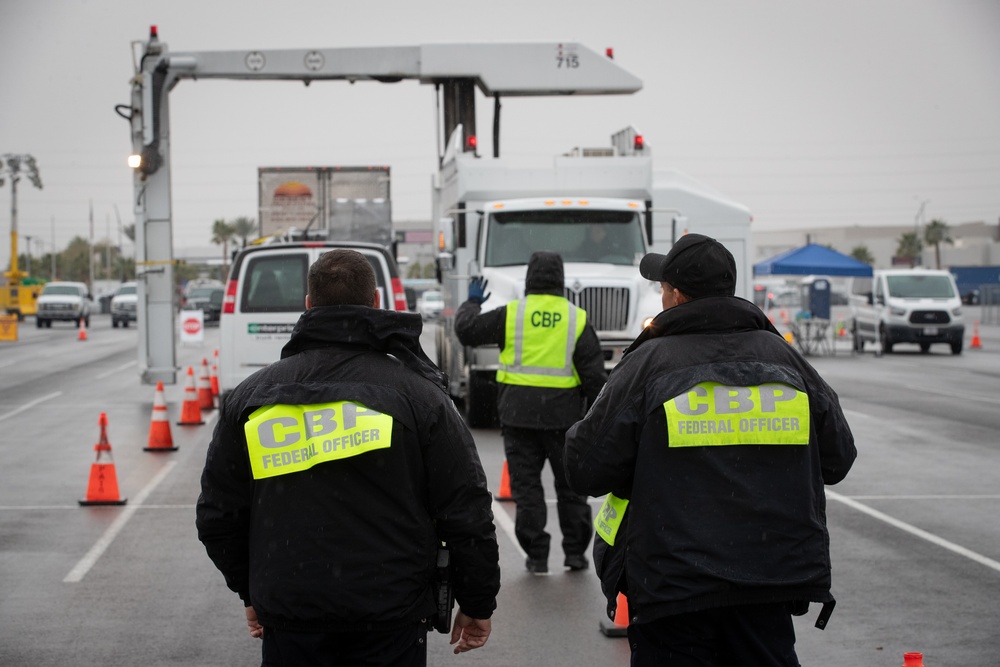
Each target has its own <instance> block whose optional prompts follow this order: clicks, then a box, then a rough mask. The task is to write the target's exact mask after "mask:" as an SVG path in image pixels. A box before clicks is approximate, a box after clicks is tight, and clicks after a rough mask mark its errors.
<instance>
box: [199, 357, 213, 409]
mask: <svg viewBox="0 0 1000 667" xmlns="http://www.w3.org/2000/svg"><path fill="white" fill-rule="evenodd" d="M198 407H199V408H201V409H202V410H214V409H215V398H214V397H213V396H212V382H211V380H210V379H209V373H208V359H202V360H201V375H199V376H198Z"/></svg>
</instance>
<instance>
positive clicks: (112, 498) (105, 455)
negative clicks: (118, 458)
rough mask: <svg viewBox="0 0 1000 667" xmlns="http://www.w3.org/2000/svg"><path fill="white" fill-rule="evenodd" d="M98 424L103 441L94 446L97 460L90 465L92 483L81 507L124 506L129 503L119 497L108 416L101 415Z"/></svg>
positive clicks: (81, 502)
mask: <svg viewBox="0 0 1000 667" xmlns="http://www.w3.org/2000/svg"><path fill="white" fill-rule="evenodd" d="M97 423H98V424H99V425H100V427H101V439H100V441H98V443H97V444H96V445H94V451H95V452H97V460H96V461H95V462H94V463H91V464H90V481H89V482H88V483H87V497H86V498H84V499H83V500H81V501H80V504H81V505H124V504H125V503H126V502H127V501H126V500H125V499H124V498H120V497H119V496H118V475H117V474H115V463H114V461H112V460H111V443H110V442H108V415H107V414H106V413H104V412H102V413H101V416H100V418H98V420H97Z"/></svg>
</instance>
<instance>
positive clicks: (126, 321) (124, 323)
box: [122, 320, 128, 329]
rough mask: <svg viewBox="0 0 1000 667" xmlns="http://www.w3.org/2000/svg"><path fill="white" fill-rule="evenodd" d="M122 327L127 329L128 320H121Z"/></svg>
mask: <svg viewBox="0 0 1000 667" xmlns="http://www.w3.org/2000/svg"><path fill="white" fill-rule="evenodd" d="M122 329H128V320H122Z"/></svg>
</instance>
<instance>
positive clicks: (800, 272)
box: [753, 243, 872, 277]
mask: <svg viewBox="0 0 1000 667" xmlns="http://www.w3.org/2000/svg"><path fill="white" fill-rule="evenodd" d="M753 273H754V275H755V276H772V275H774V276H783V275H797V276H805V275H811V274H816V275H821V276H869V277H870V276H871V275H872V267H871V266H869V265H868V264H865V263H864V262H862V261H860V260H857V259H854V258H853V257H849V256H847V255H843V254H841V253H839V252H837V251H836V250H831V249H830V248H827V247H826V246H821V245H817V244H815V243H810V244H808V245H805V246H802V247H801V248H795V249H793V250H789V251H787V252H783V253H781V254H780V255H776V256H774V257H772V258H771V259H766V260H764V261H763V262H760V263H758V264H754V266H753Z"/></svg>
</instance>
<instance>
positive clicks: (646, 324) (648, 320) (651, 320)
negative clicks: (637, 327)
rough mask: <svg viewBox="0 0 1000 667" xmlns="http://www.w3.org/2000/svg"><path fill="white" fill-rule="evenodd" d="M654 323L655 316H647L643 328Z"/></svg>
mask: <svg viewBox="0 0 1000 667" xmlns="http://www.w3.org/2000/svg"><path fill="white" fill-rule="evenodd" d="M652 323H653V318H652V317H647V318H646V319H644V320H643V321H642V328H643V329H645V328H646V327H648V326H649V325H650V324H652Z"/></svg>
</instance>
